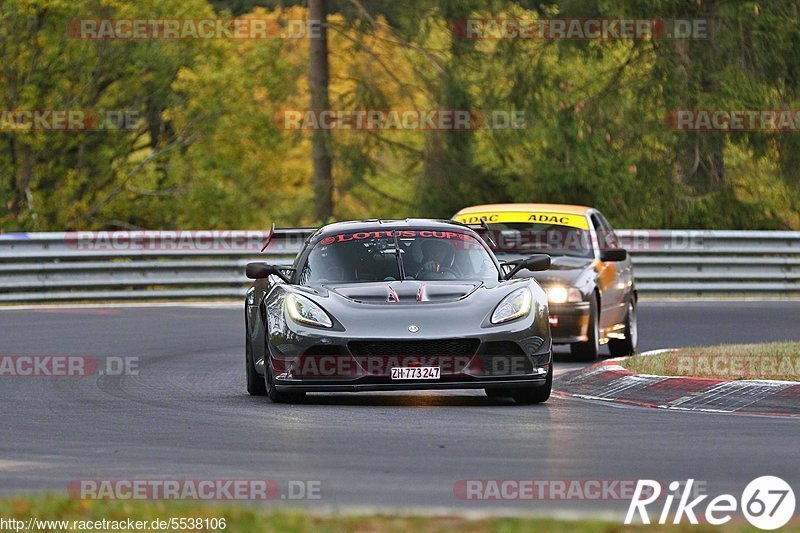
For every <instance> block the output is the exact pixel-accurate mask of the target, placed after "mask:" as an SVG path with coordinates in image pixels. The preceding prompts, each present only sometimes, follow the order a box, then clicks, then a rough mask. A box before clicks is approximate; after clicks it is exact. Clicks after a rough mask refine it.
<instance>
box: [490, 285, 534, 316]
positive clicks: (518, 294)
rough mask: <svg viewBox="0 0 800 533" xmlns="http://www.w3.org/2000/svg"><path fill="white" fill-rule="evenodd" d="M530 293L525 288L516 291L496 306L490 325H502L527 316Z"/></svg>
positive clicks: (529, 305)
mask: <svg viewBox="0 0 800 533" xmlns="http://www.w3.org/2000/svg"><path fill="white" fill-rule="evenodd" d="M532 299H533V297H532V296H531V291H530V290H529V289H528V288H527V287H522V288H521V289H517V290H515V291H514V292H512V293H511V294H509V295H508V296H506V297H505V298H503V299H502V300H500V303H499V304H497V307H496V308H495V310H494V313H492V324H502V323H503V322H509V321H511V320H516V319H518V318H522V317H524V316H527V315H528V313H530V312H531V300H532Z"/></svg>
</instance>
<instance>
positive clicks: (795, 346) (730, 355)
mask: <svg viewBox="0 0 800 533" xmlns="http://www.w3.org/2000/svg"><path fill="white" fill-rule="evenodd" d="M622 366H623V367H625V368H627V369H628V370H631V371H633V372H637V373H639V374H656V375H661V376H695V377H706V378H717V379H726V380H738V379H775V380H784V381H800V342H773V343H767V344H723V345H719V346H704V347H698V348H680V349H677V350H674V351H670V352H667V353H663V354H659V355H647V356H641V355H636V356H633V357H629V358H627V359H625V360H623V361H622Z"/></svg>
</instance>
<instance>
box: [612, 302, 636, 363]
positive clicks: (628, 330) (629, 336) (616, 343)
mask: <svg viewBox="0 0 800 533" xmlns="http://www.w3.org/2000/svg"><path fill="white" fill-rule="evenodd" d="M624 332H625V338H624V339H611V340H609V341H608V351H609V352H610V353H611V355H613V356H614V357H623V356H626V355H633V354H634V353H635V352H636V345H637V344H638V341H639V326H638V324H637V320H636V300H634V299H633V297H631V301H630V302H629V303H628V314H627V315H626V316H625V329H624Z"/></svg>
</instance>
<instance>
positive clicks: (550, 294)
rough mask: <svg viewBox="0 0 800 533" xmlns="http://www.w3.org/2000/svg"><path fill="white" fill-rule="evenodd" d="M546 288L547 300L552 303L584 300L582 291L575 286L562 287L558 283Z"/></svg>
mask: <svg viewBox="0 0 800 533" xmlns="http://www.w3.org/2000/svg"><path fill="white" fill-rule="evenodd" d="M545 290H546V291H547V301H549V302H550V303H551V304H564V303H567V302H569V303H575V302H580V301H581V300H583V297H582V296H581V291H579V290H578V289H576V288H575V287H561V286H559V285H556V286H555V287H548V288H547V289H545Z"/></svg>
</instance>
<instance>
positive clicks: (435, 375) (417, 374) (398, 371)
mask: <svg viewBox="0 0 800 533" xmlns="http://www.w3.org/2000/svg"><path fill="white" fill-rule="evenodd" d="M439 372H440V369H439V367H438V366H411V367H408V366H396V367H394V368H392V379H439Z"/></svg>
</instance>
